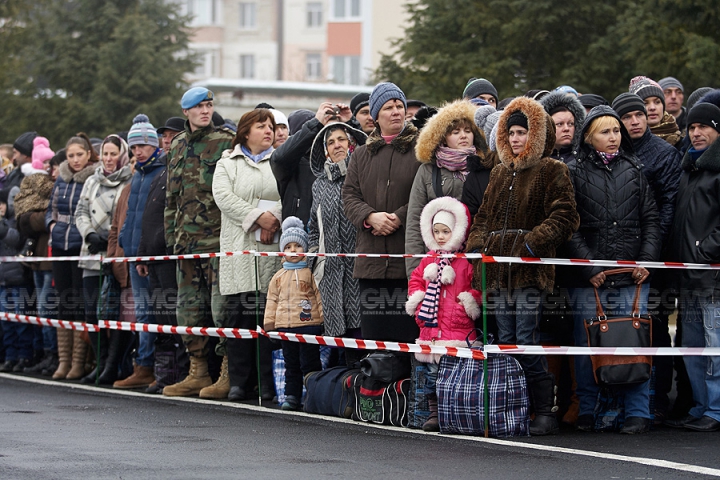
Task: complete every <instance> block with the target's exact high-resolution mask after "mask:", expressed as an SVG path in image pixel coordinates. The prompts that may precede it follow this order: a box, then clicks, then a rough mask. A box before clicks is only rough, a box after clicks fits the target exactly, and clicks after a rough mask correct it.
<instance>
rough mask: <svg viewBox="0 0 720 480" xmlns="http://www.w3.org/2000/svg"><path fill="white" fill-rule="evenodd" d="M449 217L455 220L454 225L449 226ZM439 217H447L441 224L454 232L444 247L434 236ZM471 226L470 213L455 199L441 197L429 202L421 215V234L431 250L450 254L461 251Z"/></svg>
mask: <svg viewBox="0 0 720 480" xmlns="http://www.w3.org/2000/svg"><path fill="white" fill-rule="evenodd" d="M448 215H449V216H450V217H451V218H452V219H453V223H454V225H448V223H447V222H449V220H448V219H447V216H448ZM438 216H440V218H442V217H446V218H444V219H443V220H442V221H441V222H439V223H443V224H445V225H447V226H448V227H450V229H451V230H452V235H450V239H449V240H448V241H447V243H446V244H445V245H444V246H442V247H440V245H438V243H437V242H436V241H435V236H434V235H433V225H434V224H435V223H438V222H436V221H435V220H436V217H438ZM471 225H472V220H471V218H470V211H469V210H468V208H467V207H466V206H465V205H464V204H463V203H462V202H460V201H459V200H456V199H455V198H453V197H440V198H436V199H435V200H432V201H430V202H428V204H427V205H425V208H423V210H422V213H421V214H420V233H421V234H422V238H423V241H424V242H425V245H427V247H428V248H429V249H430V250H436V251H437V250H446V251H450V252H456V251H459V250H461V249H462V248H463V244H464V243H465V240H467V236H468V234H469V233H470V226H471Z"/></svg>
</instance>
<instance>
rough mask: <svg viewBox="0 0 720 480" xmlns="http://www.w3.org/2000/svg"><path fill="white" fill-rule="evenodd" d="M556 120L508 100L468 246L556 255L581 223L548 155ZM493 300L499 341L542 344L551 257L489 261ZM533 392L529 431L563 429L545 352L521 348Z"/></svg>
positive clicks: (525, 102)
mask: <svg viewBox="0 0 720 480" xmlns="http://www.w3.org/2000/svg"><path fill="white" fill-rule="evenodd" d="M554 146H555V125H554V124H553V122H552V118H551V117H550V116H549V115H548V114H547V113H546V112H545V110H544V109H543V107H542V105H540V104H539V103H538V102H537V101H535V100H532V99H530V98H527V97H519V98H516V99H515V100H513V101H512V102H510V104H509V105H508V106H507V108H506V109H505V110H504V111H503V113H502V115H501V116H500V119H499V121H498V124H497V148H498V150H497V151H498V155H499V157H500V162H501V163H500V164H499V165H497V166H496V167H495V168H494V169H493V171H492V173H491V174H490V183H489V184H488V188H487V190H486V191H485V197H484V198H483V203H482V206H481V207H480V210H479V211H478V213H477V215H476V216H475V219H474V222H473V226H472V230H471V231H470V236H469V238H468V245H467V251H469V252H481V253H483V254H486V255H494V256H508V257H544V258H548V257H549V258H552V257H554V256H555V252H556V249H557V247H558V246H560V245H561V244H562V243H563V242H565V241H567V240H569V239H570V236H571V235H572V233H573V232H574V231H575V230H577V228H578V224H579V217H578V213H577V210H576V205H575V194H574V191H573V187H572V183H571V182H570V176H569V174H568V168H567V166H566V165H565V164H564V163H562V162H560V161H558V160H554V159H552V158H550V157H549V156H548V155H549V154H550V153H551V152H552V150H553V147H554ZM474 268H475V276H474V286H475V288H479V287H480V286H481V278H482V261H480V260H476V261H475V264H474ZM486 272H487V288H488V291H489V294H490V298H489V299H488V304H489V305H490V308H493V309H494V312H495V318H496V321H497V326H498V336H499V341H500V343H502V344H517V345H534V344H537V333H538V332H537V325H538V322H539V317H540V313H541V298H542V294H543V292H547V291H550V290H551V289H552V287H553V282H554V280H555V278H554V277H555V269H554V268H553V266H552V265H530V264H525V263H522V264H519V265H517V264H516V265H512V264H509V263H491V264H488V265H486ZM518 360H519V361H520V364H521V365H522V367H523V370H524V371H525V375H526V377H527V381H528V386H529V389H530V392H531V394H532V397H533V402H534V408H535V419H534V420H533V421H532V422H531V424H530V434H531V435H547V434H550V433H557V432H558V424H557V420H556V419H555V411H556V410H557V407H556V406H555V404H554V378H553V376H552V375H551V374H549V373H548V371H547V362H546V360H545V358H544V357H542V356H535V355H520V356H519V358H518Z"/></svg>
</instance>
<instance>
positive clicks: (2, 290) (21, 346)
mask: <svg viewBox="0 0 720 480" xmlns="http://www.w3.org/2000/svg"><path fill="white" fill-rule="evenodd" d="M27 293H28V291H27V288H25V287H0V311H3V312H7V313H16V314H24V313H25V302H24V298H23V296H25V295H26V294H27ZM2 332H3V343H4V345H5V360H6V361H8V360H10V361H17V360H20V359H21V358H24V359H26V360H30V359H32V358H33V326H32V325H28V324H26V323H17V322H9V321H8V322H4V324H3V329H2Z"/></svg>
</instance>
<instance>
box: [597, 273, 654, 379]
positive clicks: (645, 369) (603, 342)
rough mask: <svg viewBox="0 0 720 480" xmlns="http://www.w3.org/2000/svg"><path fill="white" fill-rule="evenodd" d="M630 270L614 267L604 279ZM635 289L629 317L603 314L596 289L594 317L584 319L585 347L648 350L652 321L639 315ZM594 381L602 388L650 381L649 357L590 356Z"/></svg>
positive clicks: (637, 289) (637, 294) (640, 286)
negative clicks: (586, 339)
mask: <svg viewBox="0 0 720 480" xmlns="http://www.w3.org/2000/svg"><path fill="white" fill-rule="evenodd" d="M632 271H633V269H632V268H617V269H614V270H608V271H606V272H605V275H606V276H609V275H618V274H624V273H632ZM641 288H642V284H641V283H638V285H637V288H636V289H635V300H634V301H633V308H632V314H631V315H630V316H629V317H608V316H607V315H605V312H604V310H603V307H602V304H601V303H600V296H599V295H598V291H597V288H596V289H595V303H596V312H597V316H596V317H593V318H589V319H586V320H585V331H586V332H587V338H588V346H589V347H651V346H652V318H651V317H650V316H649V315H640V307H639V304H640V289H641ZM590 360H591V361H592V366H593V373H594V375H595V381H596V382H597V384H598V385H600V386H602V387H608V386H629V385H638V384H641V383H644V382H646V381H647V380H649V379H650V374H651V372H652V357H651V356H647V355H592V356H591V357H590Z"/></svg>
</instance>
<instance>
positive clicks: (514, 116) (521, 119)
mask: <svg viewBox="0 0 720 480" xmlns="http://www.w3.org/2000/svg"><path fill="white" fill-rule="evenodd" d="M515 125H518V126H520V127H523V128H524V129H525V130H527V129H528V119H527V117H526V116H525V114H524V113H523V112H521V111H520V110H515V111H514V112H512V113H511V114H510V116H509V117H508V120H507V128H508V131H509V130H510V127H512V126H515Z"/></svg>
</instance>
